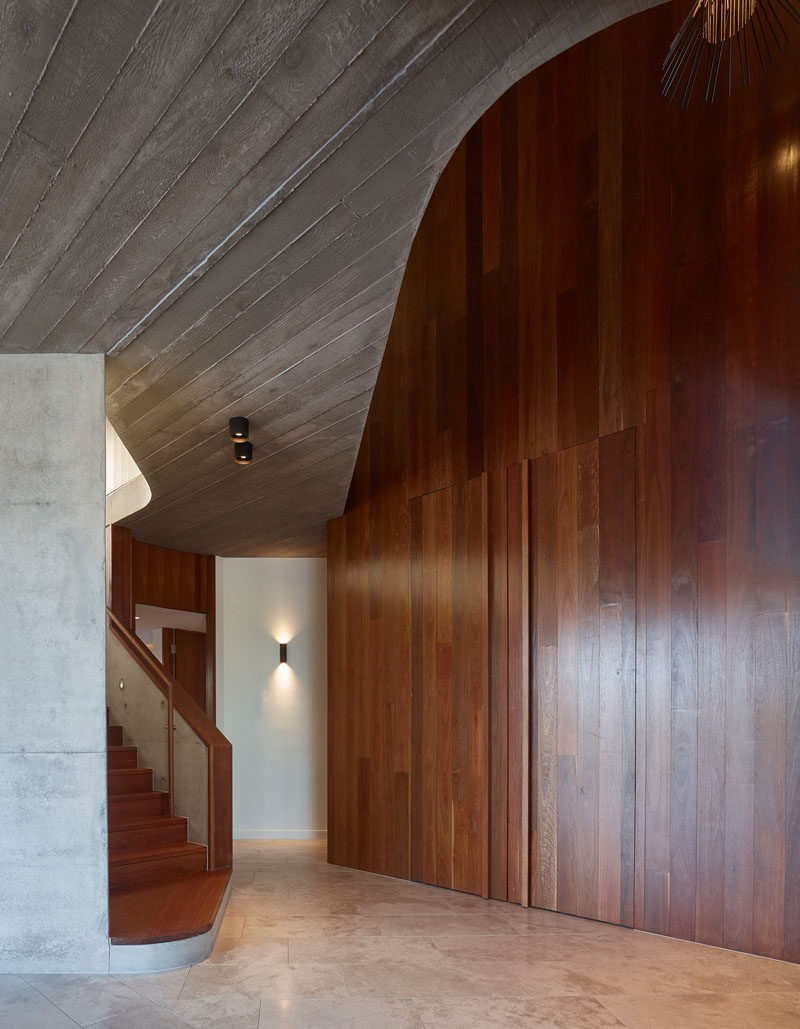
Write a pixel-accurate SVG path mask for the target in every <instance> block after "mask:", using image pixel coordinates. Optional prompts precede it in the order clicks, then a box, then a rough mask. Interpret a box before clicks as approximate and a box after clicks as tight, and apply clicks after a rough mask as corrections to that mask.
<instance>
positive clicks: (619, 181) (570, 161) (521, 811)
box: [332, 5, 800, 961]
mask: <svg viewBox="0 0 800 1029" xmlns="http://www.w3.org/2000/svg"><path fill="white" fill-rule="evenodd" d="M681 18H682V12H680V11H678V10H677V8H675V9H673V8H672V6H671V5H664V6H662V7H660V8H658V9H654V10H652V11H649V12H647V13H645V14H642V15H639V16H637V17H634V18H630V19H627V20H626V21H625V22H623V23H621V24H620V25H617V26H614V27H612V28H610V29H609V30H607V31H606V32H604V33H602V34H601V35H600V36H597V37H595V38H593V39H590V40H587V41H586V42H585V43H583V44H580V45H579V46H578V47H575V48H574V49H573V50H572V51H570V52H568V53H565V54H563V55H561V56H560V57H559V58H557V59H555V60H554V61H551V62H548V63H547V64H546V65H544V66H543V67H541V68H539V69H537V70H536V71H535V72H533V73H532V74H531V75H529V76H527V77H526V78H525V79H523V80H522V81H521V82H520V83H518V84H517V85H516V86H515V87H513V89H512V90H511V91H510V92H509V94H508V95H507V96H506V97H504V98H503V99H502V101H501V102H500V103H498V104H497V105H496V106H495V107H494V108H493V109H491V110H490V111H489V112H487V114H486V116H485V117H484V118H482V119H481V120H480V121H479V122H478V123H477V124H476V125H475V126H474V127H473V129H472V130H471V131H470V133H469V135H468V137H467V139H466V141H465V143H464V144H463V145H462V146H461V147H459V148H458V149H457V151H456V152H455V154H454V156H453V159H452V160H451V161H450V163H449V164H448V166H447V168H446V169H445V170H444V172H443V174H442V177H441V180H440V183H439V185H438V187H437V189H436V191H435V193H434V195H433V197H432V199H431V202H430V205H429V209H428V212H427V213H426V216H425V218H424V219H423V222H422V225H421V227H420V230H419V233H418V235H417V238H416V240H415V241H414V245H413V247H412V251H411V255H410V258H409V262H408V266H407V269H406V273H405V278H404V283H403V287H402V289H401V292H400V296H399V298H398V303H397V310H396V314H395V318H394V322H393V326H392V330H391V334H390V338H389V342H388V346H387V349H386V354H385V357H384V363H383V366H382V369H381V373H380V376H379V380H378V384H377V387H376V390H375V393H374V396H373V401H372V406H371V409H370V414H369V417H368V419H367V425H366V429H365V433H364V440H363V443H362V447H361V451H360V453H359V457H358V461H357V464H356V468H355V472H354V477H353V484H352V487H351V491H350V498H349V501H348V511H347V514H346V515H345V516H344V519H343V525H344V526H345V529H343V530H342V531H343V532H344V533H345V534H346V535H347V539H348V541H349V546H348V550H347V552H346V553H342V549H341V548H340V547H339V548H334V549H335V556H334V558H333V559H332V560H333V562H334V563H337V564H338V566H339V571H336V572H332V574H334V575H337V576H339V578H338V580H337V581H340V582H341V583H343V586H342V590H341V592H340V593H339V592H338V588H337V595H338V596H339V600H338V603H340V604H342V605H343V606H344V616H343V623H344V628H343V630H342V631H339V630H337V639H338V640H339V643H338V644H337V646H342V647H344V648H345V650H346V655H345V657H344V658H342V659H341V660H340V661H339V664H340V665H341V667H342V669H343V670H342V671H336V672H335V677H336V680H337V683H338V685H337V686H336V692H337V697H336V698H334V711H340V710H346V712H347V714H346V717H345V716H343V720H342V721H341V722H340V721H339V718H340V716H339V714H336V715H335V718H336V720H337V726H339V728H338V729H337V730H336V732H337V733H344V734H346V735H347V737H348V739H347V741H346V744H345V746H344V748H341V747H338V749H337V750H336V753H337V755H341V756H338V757H337V759H336V760H337V761H341V762H342V764H341V769H340V770H339V771H338V772H337V773H336V775H337V779H338V780H339V781H340V782H341V781H342V780H344V782H345V783H346V788H343V789H338V790H337V791H336V795H335V796H334V797H333V798H332V805H333V808H332V810H333V814H332V819H333V824H335V825H336V826H337V827H336V828H335V830H334V840H335V841H336V851H337V853H340V852H341V846H340V843H339V842H338V837H339V836H340V835H341V834H345V836H347V838H348V848H346V857H347V860H348V861H349V862H350V863H353V864H357V865H358V866H359V867H367V868H373V869H375V870H376V871H377V870H379V871H384V872H390V871H391V870H392V869H393V868H394V869H402V868H404V867H405V868H406V869H409V853H410V852H412V860H411V868H412V869H413V872H411V871H407V872H406V873H405V874H413V875H414V877H416V878H423V879H425V880H426V881H430V882H433V881H437V876H438V874H439V872H438V863H441V865H442V868H443V869H444V870H445V872H446V877H449V878H453V877H455V878H461V879H463V880H464V881H469V882H470V883H471V888H473V889H475V890H476V892H480V891H481V890H482V889H483V886H476V885H475V883H476V881H477V880H479V879H481V878H482V877H483V878H484V879H485V878H486V876H487V874H488V886H489V890H490V892H491V894H492V895H493V896H497V897H507V898H508V899H511V900H519V901H520V902H524V901H525V899H526V887H525V884H524V883H525V876H526V874H527V875H528V876H529V886H528V889H529V897H530V901H531V902H532V903H534V904H536V905H539V906H542V907H547V908H552V909H561V910H577V909H579V908H582V907H586V906H589V907H592V908H593V910H594V911H595V912H596V914H595V915H594V916H593V917H600V918H604V919H605V918H608V919H613V920H619V921H621V922H623V923H625V924H630V923H631V921H633V923H634V924H635V925H636V926H637V927H638V928H644V929H648V930H650V931H654V932H660V933H667V934H672V935H676V936H680V937H685V938H690V939H691V938H694V939H698V940H701V941H703V942H706V943H710V944H715V945H720V944H723V945H725V946H732V947H736V948H740V949H745V950H753V951H756V952H758V953H763V954H769V955H774V956H779V957H780V956H782V957H786V958H789V959H790V960H795V961H798V960H800V929H798V925H800V886H798V885H797V884H798V882H800V702H799V701H798V691H797V682H798V678H799V677H800V613H799V612H800V535H798V533H799V532H800V530H798V528H797V526H798V519H797V517H796V514H795V513H796V511H797V510H798V508H800V486H798V477H799V474H800V473H798V472H797V469H798V468H799V467H800V417H799V416H798V414H797V411H798V409H800V348H798V347H797V346H796V345H795V336H796V326H797V325H798V324H800V291H799V290H798V289H797V282H798V281H800V251H798V247H797V240H798V239H799V238H800V175H798V167H799V166H800V165H799V164H798V157H797V141H796V139H795V136H796V126H797V124H798V122H799V121H800V81H798V78H797V74H796V69H797V67H798V65H800V37H798V35H797V34H794V36H791V37H790V40H789V41H788V43H787V47H786V52H785V53H784V54H783V55H782V57H781V60H780V61H776V62H775V63H774V65H772V66H771V68H770V69H769V71H768V72H767V73H766V74H765V75H763V76H762V75H761V73H760V71H759V70H758V69H757V68H754V69H753V71H754V82H753V84H752V86H751V87H750V88H749V89H747V90H738V91H735V92H734V95H733V97H732V98H731V99H730V100H728V99H727V97H721V98H719V99H718V100H717V102H716V103H715V104H714V105H708V106H705V105H703V104H702V103H699V104H696V105H693V106H692V107H691V109H690V110H689V111H688V112H687V111H684V110H682V109H681V108H680V107H679V106H677V105H673V106H672V107H667V106H665V105H664V104H663V101H662V98H661V97H660V93H659V87H658V77H657V75H653V68H657V67H658V66H659V64H660V61H661V59H662V58H663V54H664V52H665V51H666V48H667V46H668V45H669V42H670V40H671V38H672V35H673V34H674V31H675V28H676V27H677V25H676V22H678V21H680V20H681ZM751 63H752V62H751ZM654 112H658V113H657V115H656V116H654ZM623 430H625V431H623ZM627 430H635V432H631V433H630V434H629V435H628V434H626V432H627ZM519 462H522V464H521V465H520V464H519ZM526 468H527V471H526ZM619 469H622V471H619ZM482 473H486V474H487V478H488V485H487V493H486V500H487V510H488V518H487V520H486V532H487V534H488V561H487V565H488V569H489V575H490V579H489V585H488V586H487V590H486V597H487V609H486V614H485V617H486V621H485V630H486V635H487V637H488V646H489V648H490V649H489V654H490V664H489V667H490V675H489V677H488V679H487V680H486V682H485V683H484V685H483V690H484V696H485V697H486V699H485V701H484V708H482V709H481V710H484V709H485V713H486V719H487V721H486V723H485V724H484V723H482V722H481V721H480V718H479V719H477V720H476V719H475V718H474V717H473V718H472V719H470V717H469V715H468V713H467V712H466V709H465V710H460V709H459V704H460V703H462V702H463V703H465V704H470V703H473V700H474V697H473V696H472V692H471V691H472V690H473V686H474V684H472V682H471V677H472V674H473V673H472V672H471V671H470V668H471V665H470V657H469V653H468V652H467V651H463V650H461V649H460V648H459V647H457V646H456V645H455V643H454V639H453V636H452V635H441V634H440V628H439V627H440V625H441V626H446V625H452V626H453V627H454V626H455V625H456V623H457V622H458V619H459V618H460V617H461V615H459V613H458V609H457V608H456V607H454V606H453V597H452V594H449V600H448V599H447V596H442V598H441V603H440V604H439V603H437V605H436V607H435V609H434V610H431V606H430V604H426V605H423V602H422V601H423V598H425V597H428V596H430V595H431V590H434V591H435V590H436V588H438V587H436V586H435V583H434V582H433V580H434V579H435V577H436V575H437V574H438V570H440V569H441V570H442V571H443V574H445V575H446V576H447V577H448V581H451V582H453V583H461V584H463V583H464V582H466V581H468V580H469V576H470V566H469V562H467V564H464V563H463V562H462V561H461V559H460V558H458V559H457V557H456V554H457V553H462V552H467V551H472V550H474V551H475V554H477V553H478V552H479V551H480V550H481V547H482V546H483V544H482V543H481V545H480V546H479V545H478V542H477V537H474V536H473V535H472V530H471V527H470V526H471V523H470V521H469V518H468V517H467V516H466V512H467V509H466V508H465V509H463V510H462V509H460V508H459V509H458V510H459V511H461V515H459V516H458V517H456V516H455V515H454V512H455V511H456V506H455V500H454V501H453V505H452V506H451V507H450V508H448V509H446V510H445V509H442V510H441V511H440V510H439V509H438V508H437V506H436V505H437V504H440V505H441V504H443V503H444V501H443V500H442V499H441V498H440V499H439V500H438V501H435V502H434V501H433V500H431V499H429V498H426V497H424V495H426V494H432V493H434V491H437V490H444V491H445V492H447V491H448V490H449V489H450V488H451V487H452V488H454V489H461V488H463V486H462V485H458V484H463V483H464V482H465V481H466V480H467V479H473V478H475V477H476V476H480V475H481V474H482ZM526 481H527V482H529V493H528V499H527V502H526V501H524V500H523V499H521V497H522V494H523V493H524V483H525V482H526ZM518 486H519V488H520V489H521V491H522V492H521V493H520V492H519V490H518ZM414 498H423V499H414ZM437 512H438V513H437ZM523 514H524V515H525V516H526V517H527V521H528V528H527V530H526V529H525V528H524V524H523V523H524V520H525V519H524V518H523V517H522V515H523ZM462 516H463V517H462ZM437 519H439V520H440V521H441V525H440V524H439V521H437ZM448 519H449V520H448ZM448 526H449V528H448ZM448 532H449V533H450V536H449V537H448V535H447V534H448ZM445 539H449V540H450V542H449V543H448V544H447V546H445V547H444V550H443V551H442V552H441V553H440V552H439V551H438V550H437V547H438V545H439V544H438V542H437V541H442V540H445ZM623 541H624V545H623ZM442 545H443V546H444V544H442ZM526 546H528V547H529V555H528V558H529V559H528V560H527V561H526V559H525V557H524V553H525V547H526ZM448 548H449V550H448ZM412 552H413V559H412ZM448 553H449V555H450V556H449V558H448V557H447V554H448ZM448 562H449V563H448ZM370 563H371V564H373V565H374V564H376V563H377V564H380V565H381V567H380V568H379V569H374V568H373V569H372V570H369V568H368V567H367V566H369V564H370ZM592 569H594V571H592ZM526 573H527V585H526ZM432 577H433V578H432ZM362 591H365V592H364V593H363V595H364V596H366V598H367V599H366V601H365V603H366V607H364V606H363V604H362V601H361V600H360V599H359V598H360V597H361V596H362ZM448 605H449V606H448ZM526 606H527V611H526ZM462 613H463V609H462ZM476 617H477V615H476ZM482 624H483V623H482ZM412 626H413V629H412ZM448 631H449V630H448ZM453 631H455V629H453ZM412 637H413V641H414V642H413V646H412V642H411V641H412ZM412 659H413V662H414V664H413V669H412ZM526 660H528V661H529V666H528V669H527V672H526V671H525V661H526ZM526 675H528V676H529V680H530V689H529V691H525V690H521V691H520V690H518V679H520V678H521V680H522V681H523V682H524V680H525V676H526ZM465 678H466V680H469V688H468V690H467V694H466V698H471V699H465V695H463V694H461V695H458V691H457V690H456V687H455V686H454V683H455V682H456V681H457V680H465ZM487 689H488V691H489V692H488V696H486V690H487ZM525 703H528V704H529V711H528V714H527V716H526V715H525V713H524V705H525ZM337 705H338V707H337ZM412 705H413V716H412ZM481 717H483V715H482V716H481ZM526 719H527V721H528V724H529V730H525V729H524V728H523V729H522V730H521V729H520V721H521V722H522V724H523V726H524V724H525V722H526ZM593 725H596V726H598V727H600V730H601V734H600V736H599V737H598V736H596V735H595V736H593V735H592V732H593V730H592V726H593ZM412 727H413V731H412ZM484 729H485V730H487V732H484ZM524 731H529V733H530V738H531V739H532V740H533V741H534V745H533V746H529V747H528V748H527V749H526V748H522V750H521V751H520V750H519V749H517V744H518V741H519V740H520V738H521V735H522V732H524ZM478 751H480V752H481V753H483V754H484V755H487V754H488V756H486V757H485V758H484V759H482V760H481V761H479V762H478V763H477V764H476V765H474V766H472V767H470V768H466V769H465V772H464V775H463V776H461V777H458V776H457V777H456V778H455V779H453V778H452V777H448V776H446V775H445V776H442V775H441V774H440V765H439V755H440V754H441V755H443V761H444V766H445V767H447V768H449V767H457V765H458V762H459V761H460V760H463V758H464V755H465V754H466V755H469V754H472V753H477V752H478ZM526 760H527V762H528V768H527V773H526V772H525V771H523V769H524V768H525V762H526ZM434 766H435V767H436V769H437V771H436V772H435V774H433V775H432V776H429V775H425V774H423V769H425V768H433V767H434ZM484 769H485V773H486V774H485V778H484V779H482V778H481V777H482V776H483V774H484V771H483V770H484ZM520 776H521V777H522V783H523V784H524V785H527V786H528V788H529V796H528V798H527V802H526V800H525V798H524V788H523V787H522V786H521V785H520V781H519V777H520ZM409 778H410V782H411V788H410V792H409ZM481 789H485V791H486V796H487V797H488V799H489V805H488V808H484V810H482V811H481V812H480V817H481V818H483V824H484V825H485V827H486V828H485V837H486V840H487V843H486V846H485V847H483V849H481V850H476V849H474V848H473V846H472V842H473V841H472V840H471V838H470V836H469V833H468V832H467V831H466V830H465V828H464V826H465V822H464V820H463V813H464V811H465V810H468V809H469V808H470V805H474V804H475V803H476V801H475V798H476V796H477V795H478V793H479V792H480V791H481ZM387 798H391V804H392V806H393V811H392V812H391V813H390V812H389V810H388V806H389V802H388V800H387ZM440 805H442V806H443V808H444V810H445V811H452V818H451V821H450V823H447V821H446V819H442V818H441V817H440V816H441V811H440V807H439V806H440ZM342 810H344V815H342V814H341V812H342ZM526 818H527V819H528V824H527V827H526V825H525V820H526ZM487 819H488V822H487ZM448 825H449V828H448ZM448 832H449V833H450V834H451V837H447V833H448ZM454 833H458V834H460V835H459V837H458V838H459V840H460V842H459V845H458V846H457V847H456V848H455V852H454V851H453V849H452V847H450V842H451V839H454V838H455V836H454V835H453V834H454ZM526 833H527V835H528V837H529V840H528V843H529V846H528V847H527V848H522V850H521V851H520V849H519V848H518V844H517V837H518V836H519V837H520V838H521V837H523V836H524V835H525V834H526ZM445 838H447V847H446V848H445V847H443V842H442V841H443V840H444V839H445ZM614 841H616V844H614ZM612 844H613V845H614V846H615V848H616V849H615V850H614V853H613V854H612ZM518 856H519V860H518ZM487 863H488V870H487ZM479 869H480V870H479Z"/></svg>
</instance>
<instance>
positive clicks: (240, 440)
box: [228, 418, 253, 464]
mask: <svg viewBox="0 0 800 1029" xmlns="http://www.w3.org/2000/svg"><path fill="white" fill-rule="evenodd" d="M249 435H250V422H249V421H248V419H247V418H231V419H230V421H229V422H228V436H229V437H230V438H231V439H232V440H233V459H234V461H235V462H236V464H252V463H253V444H252V443H251V442H250V441H249V439H248V437H249Z"/></svg>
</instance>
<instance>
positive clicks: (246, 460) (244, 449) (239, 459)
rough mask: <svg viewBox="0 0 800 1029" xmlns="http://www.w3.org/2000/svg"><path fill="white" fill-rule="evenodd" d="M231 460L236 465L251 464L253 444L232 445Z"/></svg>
mask: <svg viewBox="0 0 800 1029" xmlns="http://www.w3.org/2000/svg"><path fill="white" fill-rule="evenodd" d="M233 459H234V461H235V462H236V463H237V464H252V463H253V444H252V443H249V442H245V443H234V445H233Z"/></svg>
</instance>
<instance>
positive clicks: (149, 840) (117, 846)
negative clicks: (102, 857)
mask: <svg viewBox="0 0 800 1029" xmlns="http://www.w3.org/2000/svg"><path fill="white" fill-rule="evenodd" d="M186 829H187V823H186V819H185V818H180V819H170V818H164V819H154V820H153V824H152V825H143V826H138V827H137V828H135V829H117V830H114V831H113V832H110V833H109V836H108V852H109V854H110V855H111V856H112V857H113V856H115V855H117V854H123V853H125V851H128V850H143V849H145V848H146V847H152V848H154V849H157V848H159V847H174V846H177V845H179V844H181V843H186Z"/></svg>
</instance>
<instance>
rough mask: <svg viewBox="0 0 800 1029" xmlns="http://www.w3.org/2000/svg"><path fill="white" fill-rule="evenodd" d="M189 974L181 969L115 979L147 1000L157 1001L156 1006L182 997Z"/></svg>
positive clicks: (186, 969) (118, 976)
mask: <svg viewBox="0 0 800 1029" xmlns="http://www.w3.org/2000/svg"><path fill="white" fill-rule="evenodd" d="M188 974H189V969H188V968H179V969H177V970H176V971H174V972H155V973H153V974H147V975H117V976H115V978H116V979H118V980H119V982H121V983H124V985H125V986H127V987H128V988H129V989H131V990H133V991H134V993H138V994H140V995H141V996H142V997H145V998H146V999H147V1000H150V1001H155V1003H156V1004H169V1003H171V1002H172V1001H175V1000H177V999H178V997H180V995H181V990H182V989H183V987H184V984H185V982H186V977H187V976H188Z"/></svg>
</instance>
